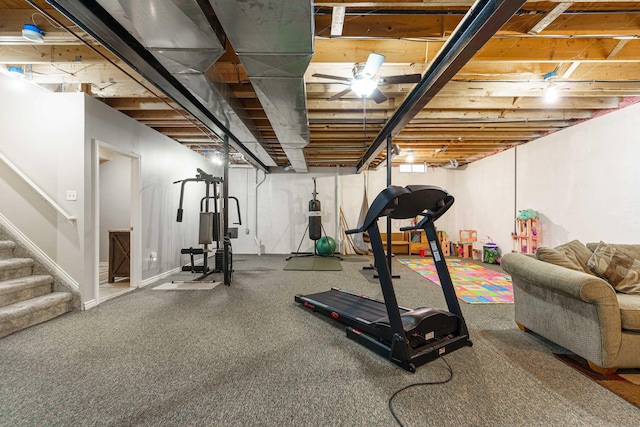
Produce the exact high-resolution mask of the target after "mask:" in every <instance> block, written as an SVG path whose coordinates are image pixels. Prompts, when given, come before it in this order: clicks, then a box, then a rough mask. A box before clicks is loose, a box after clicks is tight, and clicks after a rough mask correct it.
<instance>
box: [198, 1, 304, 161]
mask: <svg viewBox="0 0 640 427" xmlns="http://www.w3.org/2000/svg"><path fill="white" fill-rule="evenodd" d="M209 2H210V3H211V6H212V7H213V9H214V11H215V14H216V17H217V18H218V20H219V21H220V23H221V24H222V27H223V28H224V29H225V33H226V35H227V37H228V38H229V41H230V42H231V45H232V46H233V47H234V49H235V51H236V53H237V54H238V56H239V57H240V60H241V61H242V65H243V66H244V68H245V70H246V72H247V75H248V76H249V79H250V80H251V83H252V85H253V87H254V89H255V91H256V94H257V96H258V99H259V100H260V103H261V104H262V107H263V108H264V110H265V112H266V114H267V117H268V118H269V122H270V123H271V126H272V127H273V130H274V132H275V133H276V136H277V137H278V140H279V141H280V144H281V146H282V148H283V149H284V152H285V154H286V155H287V158H288V159H289V163H290V164H291V166H292V167H293V168H294V169H295V171H296V172H307V170H308V169H307V163H306V160H305V158H304V153H303V151H302V149H303V148H304V147H305V146H306V145H307V144H308V143H309V124H308V118H307V106H306V93H305V90H306V89H305V83H304V73H305V71H306V69H307V67H308V66H309V62H311V57H312V56H313V4H312V2H311V1H309V0H304V1H294V2H292V1H287V0H252V1H245V2H236V1H228V0H209Z"/></svg>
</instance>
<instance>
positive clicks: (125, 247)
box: [94, 141, 141, 304]
mask: <svg viewBox="0 0 640 427" xmlns="http://www.w3.org/2000/svg"><path fill="white" fill-rule="evenodd" d="M97 151H98V156H97V157H98V162H97V163H98V164H97V172H96V175H95V177H96V179H95V187H94V188H95V190H96V191H95V193H94V194H95V195H96V196H95V197H96V222H95V227H94V230H95V236H94V238H95V239H96V243H97V245H96V254H95V260H96V264H97V265H96V271H97V272H98V280H97V281H96V284H95V288H94V290H95V296H96V303H98V304H99V303H101V302H104V301H107V300H109V299H111V298H114V297H116V296H119V295H122V294H124V293H127V292H130V291H132V290H134V289H135V288H137V287H138V286H140V270H141V266H140V257H139V256H137V255H138V254H139V251H136V248H137V247H139V245H138V244H137V242H138V241H139V239H140V237H139V233H138V230H139V227H137V226H136V222H138V218H139V217H140V213H139V203H138V199H139V194H140V190H139V189H140V184H139V183H140V157H139V156H137V155H135V154H133V153H126V152H123V151H121V150H119V149H117V148H115V147H113V146H111V145H110V144H107V143H104V142H101V141H98V142H97Z"/></svg>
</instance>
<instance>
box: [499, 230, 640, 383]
mask: <svg viewBox="0 0 640 427" xmlns="http://www.w3.org/2000/svg"><path fill="white" fill-rule="evenodd" d="M574 242H577V241H574ZM571 243H573V242H571ZM578 243H579V242H578ZM567 245H569V244H567ZM582 247H583V248H584V247H585V245H582ZM597 247H598V243H590V244H588V245H586V248H588V250H589V251H588V252H586V254H585V253H583V252H580V251H578V252H580V254H579V255H575V256H572V255H571V254H569V255H570V258H572V260H573V261H574V262H575V261H578V263H582V264H588V262H589V261H588V260H589V259H591V260H592V261H593V256H592V258H589V255H593V253H594V251H596V248H597ZM609 247H610V248H613V250H614V251H615V250H622V251H624V252H625V253H626V254H629V255H631V256H632V257H633V258H635V260H638V263H640V245H609ZM540 249H542V248H540ZM540 249H539V250H538V255H537V257H536V256H532V255H524V254H519V253H510V254H506V255H504V256H503V257H502V262H501V264H502V267H503V268H504V270H505V271H506V272H507V273H509V274H510V275H511V278H512V280H513V290H514V298H515V320H516V323H517V324H518V326H519V327H520V329H522V330H524V331H527V330H530V331H533V332H535V333H537V334H539V335H541V336H543V337H545V338H546V339H548V340H550V341H552V342H554V343H556V344H558V345H560V346H562V347H564V348H566V349H568V350H570V351H572V352H573V353H575V354H577V355H579V356H581V357H583V358H584V359H586V360H587V361H588V362H589V366H590V367H591V368H592V369H593V370H595V371H598V372H601V373H606V374H610V373H613V372H615V371H616V370H617V369H618V368H640V294H627V293H620V292H616V290H615V289H614V288H613V286H612V285H611V284H610V283H608V282H607V281H605V280H604V279H602V278H600V277H598V276H596V275H594V274H593V271H586V272H585V271H579V270H580V268H577V267H572V266H571V265H570V266H569V267H571V268H567V267H566V266H559V265H556V264H552V263H550V262H545V261H542V260H540V259H538V258H543V259H544V257H541V253H542V252H544V249H543V250H542V251H540ZM598 253H599V252H598ZM592 264H593V263H592ZM633 266H634V267H637V265H636V264H635V263H634V264H633ZM582 267H588V265H587V266H585V265H583V266H582ZM592 267H593V265H592ZM610 270H611V269H610ZM624 271H625V273H626V270H624ZM629 274H631V273H629ZM633 274H635V273H633ZM601 275H602V274H601ZM605 276H606V275H605ZM606 277H608V276H606Z"/></svg>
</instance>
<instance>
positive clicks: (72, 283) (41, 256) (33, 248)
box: [0, 213, 80, 293]
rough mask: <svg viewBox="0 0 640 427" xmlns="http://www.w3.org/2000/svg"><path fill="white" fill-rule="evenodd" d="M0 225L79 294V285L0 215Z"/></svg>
mask: <svg viewBox="0 0 640 427" xmlns="http://www.w3.org/2000/svg"><path fill="white" fill-rule="evenodd" d="M0 224H2V225H4V227H5V228H6V229H7V231H8V232H9V234H11V235H12V236H13V238H15V239H16V240H18V241H19V242H20V243H22V244H23V245H25V246H26V247H27V249H28V250H29V251H31V252H32V253H33V254H34V256H35V258H36V259H37V260H38V261H40V262H42V263H43V264H44V265H46V266H47V267H49V268H50V269H51V270H53V271H54V272H55V274H56V275H57V276H58V277H60V279H62V280H63V281H64V282H65V283H66V284H67V285H68V286H69V287H70V288H72V290H74V291H75V292H78V293H80V284H79V283H78V282H76V280H75V279H74V278H73V277H71V276H70V275H69V274H68V273H67V272H66V271H64V270H63V269H62V268H60V266H59V265H58V264H56V262H55V261H54V260H52V259H51V258H50V257H49V255H47V254H46V253H44V252H43V251H42V250H41V249H40V248H39V247H37V246H36V245H35V243H33V242H32V241H31V240H30V239H29V238H28V237H27V236H25V235H24V233H22V231H20V230H19V229H18V228H16V226H14V225H13V223H12V222H11V221H9V220H8V219H7V217H5V216H4V215H2V214H1V213H0Z"/></svg>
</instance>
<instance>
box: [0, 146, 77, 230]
mask: <svg viewBox="0 0 640 427" xmlns="http://www.w3.org/2000/svg"><path fill="white" fill-rule="evenodd" d="M0 160H2V161H3V162H4V163H6V165H7V166H9V167H10V168H11V170H13V171H14V172H15V173H16V174H17V175H18V176H19V177H20V178H22V179H23V180H24V182H26V183H27V184H29V186H30V187H31V188H33V189H34V190H35V191H36V192H37V193H38V194H39V195H40V196H41V197H42V198H43V199H45V200H46V201H47V202H48V203H49V204H50V205H51V206H53V208H54V209H55V210H57V211H58V213H59V214H60V215H62V216H63V217H64V218H65V219H66V220H67V221H69V222H70V223H75V222H76V219H77V218H76V217H75V216H73V215H70V214H69V213H67V211H65V210H64V209H62V207H61V206H60V205H59V204H57V203H56V201H55V200H53V199H52V198H51V197H49V195H48V194H47V193H45V192H44V190H42V188H40V187H39V186H38V184H36V183H35V182H33V181H32V180H31V178H29V177H28V176H27V175H25V174H24V172H22V171H21V170H20V169H18V167H17V166H16V165H14V164H13V163H12V162H11V161H10V160H9V159H7V158H6V157H5V156H4V154H2V153H0Z"/></svg>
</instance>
